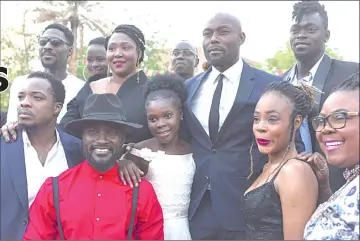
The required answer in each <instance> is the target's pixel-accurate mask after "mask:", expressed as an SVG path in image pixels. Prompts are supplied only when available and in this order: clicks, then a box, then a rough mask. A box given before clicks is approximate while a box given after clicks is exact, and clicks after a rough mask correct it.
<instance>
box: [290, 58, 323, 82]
mask: <svg viewBox="0 0 360 241" xmlns="http://www.w3.org/2000/svg"><path fill="white" fill-rule="evenodd" d="M324 56H325V54H323V56H322V57H321V58H320V59H319V60H318V61H317V62H316V64H315V65H314V66H313V67H312V68H311V69H310V71H309V73H308V75H307V76H305V77H304V78H302V79H298V78H297V67H296V64H295V65H294V67H293V68H292V69H291V72H290V73H289V77H288V78H290V79H289V80H290V83H292V84H293V85H297V84H299V82H300V81H301V82H302V83H305V84H307V85H310V86H311V85H312V84H313V81H314V78H315V74H316V71H317V70H318V68H319V65H320V63H321V61H322V60H323V58H324Z"/></svg>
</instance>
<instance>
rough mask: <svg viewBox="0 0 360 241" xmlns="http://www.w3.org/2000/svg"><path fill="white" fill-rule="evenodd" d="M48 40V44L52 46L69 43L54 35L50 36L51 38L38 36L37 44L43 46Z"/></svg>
mask: <svg viewBox="0 0 360 241" xmlns="http://www.w3.org/2000/svg"><path fill="white" fill-rule="evenodd" d="M48 42H50V44H51V45H52V46H53V47H54V48H56V47H59V46H60V45H63V44H66V45H69V46H70V44H68V43H67V42H65V41H64V40H62V39H59V38H55V37H52V38H46V37H40V38H39V40H38V43H39V45H40V46H41V47H44V46H45V45H46V44H47V43H48Z"/></svg>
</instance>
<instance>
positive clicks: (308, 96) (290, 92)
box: [248, 81, 321, 179]
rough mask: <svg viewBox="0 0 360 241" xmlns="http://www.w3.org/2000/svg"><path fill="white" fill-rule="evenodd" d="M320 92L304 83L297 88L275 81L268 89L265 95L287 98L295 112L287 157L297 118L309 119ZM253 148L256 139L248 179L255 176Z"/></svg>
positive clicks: (293, 113)
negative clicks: (270, 94) (273, 94)
mask: <svg viewBox="0 0 360 241" xmlns="http://www.w3.org/2000/svg"><path fill="white" fill-rule="evenodd" d="M319 92H321V91H320V90H318V89H316V88H315V87H313V86H309V85H306V84H303V83H300V84H299V85H297V86H295V85H293V84H291V83H289V82H287V81H275V82H272V83H270V84H269V85H268V86H267V87H266V89H265V92H264V93H263V95H265V94H268V93H277V94H280V95H282V96H284V97H286V98H287V99H288V100H289V101H290V102H291V104H292V107H293V111H292V114H291V117H290V119H291V121H292V124H291V126H290V140H289V145H288V148H287V151H286V152H285V155H286V154H287V152H288V151H289V148H290V145H291V143H292V139H293V135H294V130H295V126H294V120H295V117H296V116H298V115H300V116H301V117H302V119H305V118H307V116H308V115H309V113H310V112H311V110H312V108H313V107H314V105H315V103H316V95H317V93H319ZM253 147H254V139H253V141H252V143H251V147H250V175H249V176H248V179H249V178H250V177H251V176H252V174H253V166H254V160H253V156H252V150H253ZM284 157H285V156H284Z"/></svg>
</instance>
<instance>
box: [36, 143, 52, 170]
mask: <svg viewBox="0 0 360 241" xmlns="http://www.w3.org/2000/svg"><path fill="white" fill-rule="evenodd" d="M56 141H57V138H56V137H55V139H54V140H53V141H52V142H51V143H52V144H51V145H49V146H48V147H47V148H46V149H45V153H46V156H45V160H43V158H41V155H40V154H39V152H38V151H36V154H37V156H38V158H39V160H40V162H41V163H43V164H45V161H46V158H47V155H48V154H49V151H50V150H51V148H52V147H53V146H54V144H55V143H56Z"/></svg>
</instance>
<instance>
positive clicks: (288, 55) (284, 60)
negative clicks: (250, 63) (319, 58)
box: [264, 42, 343, 72]
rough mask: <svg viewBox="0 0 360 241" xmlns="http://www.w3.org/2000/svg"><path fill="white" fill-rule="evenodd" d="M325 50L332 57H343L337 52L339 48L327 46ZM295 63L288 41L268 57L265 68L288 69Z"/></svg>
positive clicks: (271, 69)
mask: <svg viewBox="0 0 360 241" xmlns="http://www.w3.org/2000/svg"><path fill="white" fill-rule="evenodd" d="M325 52H326V53H327V54H328V55H329V56H330V57H332V58H335V59H341V60H342V59H343V58H342V56H340V55H339V54H338V53H337V49H330V48H329V47H326V49H325ZM295 63H296V59H295V56H294V54H293V52H292V50H291V47H290V42H287V43H286V44H285V46H284V47H283V48H282V49H280V50H278V51H277V52H276V53H275V54H274V56H273V57H272V58H269V59H266V62H265V66H264V68H265V69H266V70H267V71H271V72H272V71H274V70H275V69H280V70H287V69H289V68H291V67H292V66H294V64H295Z"/></svg>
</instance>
